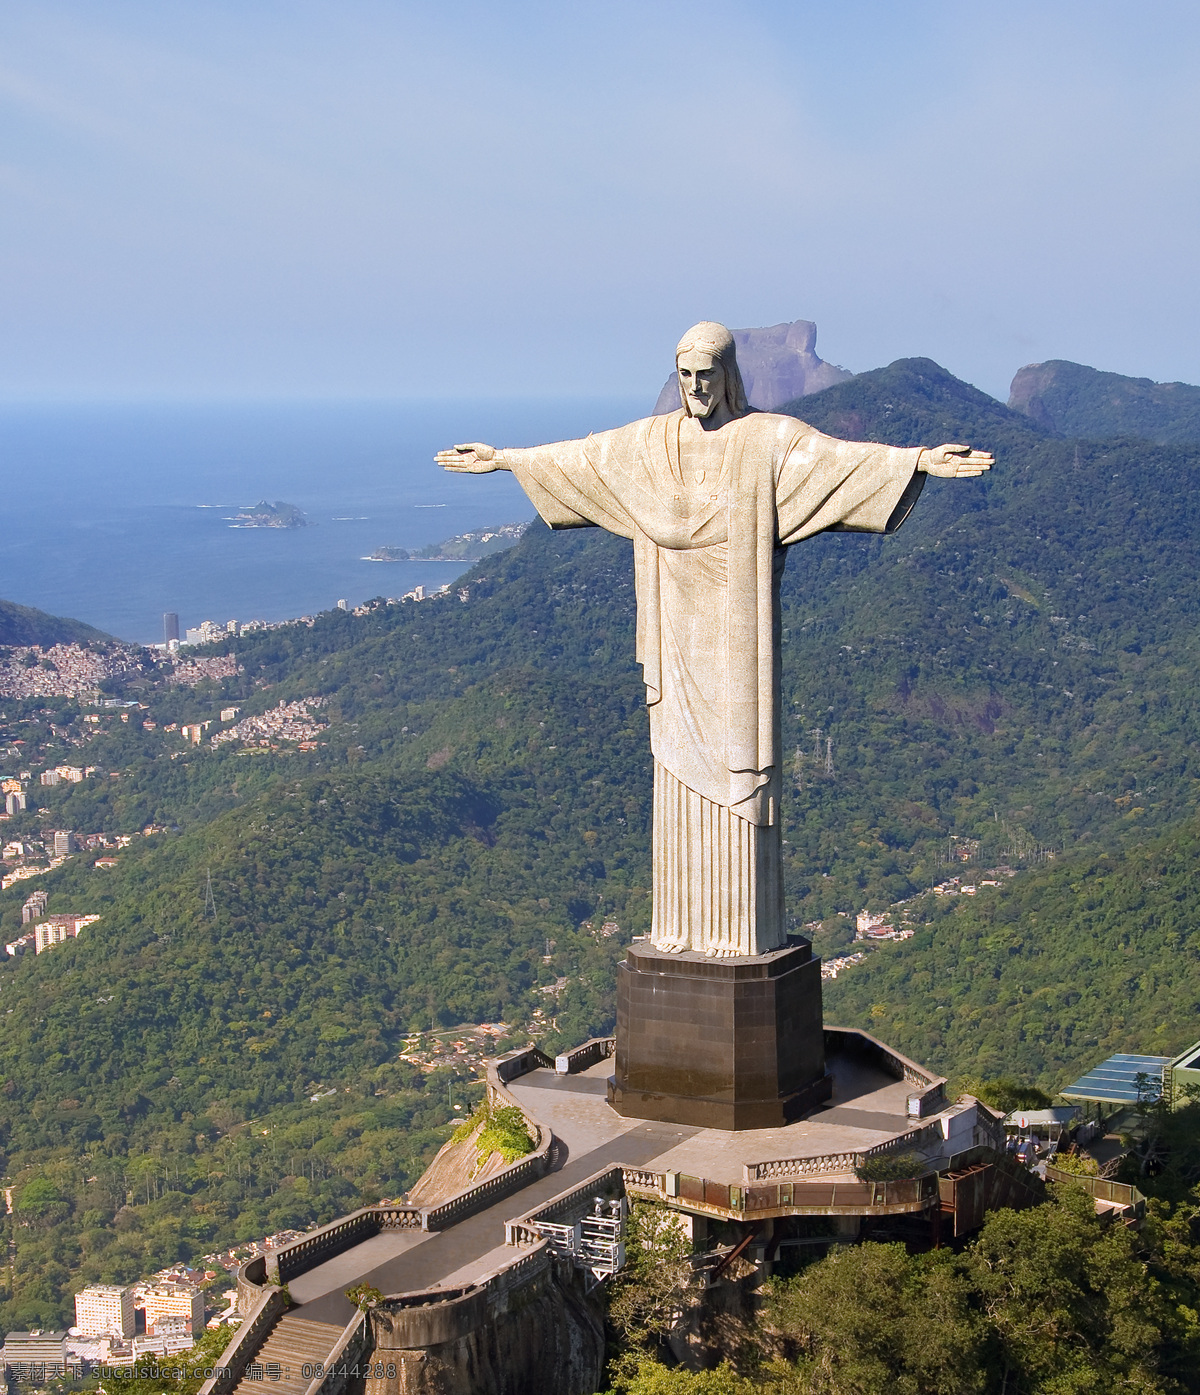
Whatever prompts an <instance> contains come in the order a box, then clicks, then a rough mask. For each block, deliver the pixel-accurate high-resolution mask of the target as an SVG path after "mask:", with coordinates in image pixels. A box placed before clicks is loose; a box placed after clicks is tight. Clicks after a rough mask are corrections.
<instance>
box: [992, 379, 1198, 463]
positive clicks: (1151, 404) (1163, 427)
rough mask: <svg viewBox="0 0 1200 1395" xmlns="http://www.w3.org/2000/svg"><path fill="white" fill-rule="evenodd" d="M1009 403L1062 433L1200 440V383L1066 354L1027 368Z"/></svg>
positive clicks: (1158, 439) (1013, 382)
mask: <svg viewBox="0 0 1200 1395" xmlns="http://www.w3.org/2000/svg"><path fill="white" fill-rule="evenodd" d="M1008 405H1009V406H1010V407H1012V408H1013V409H1014V410H1015V411H1018V412H1024V413H1025V415H1026V416H1028V417H1030V418H1032V420H1034V421H1035V422H1037V423H1038V425H1039V426H1042V427H1044V428H1045V429H1046V430H1048V431H1054V432H1057V433H1058V435H1060V436H1087V437H1091V438H1093V439H1096V438H1101V437H1111V436H1141V437H1143V438H1144V439H1145V440H1148V441H1158V442H1159V443H1160V444H1166V443H1167V442H1177V443H1178V442H1193V443H1194V442H1196V441H1200V387H1193V386H1192V385H1191V384H1190V383H1156V382H1153V381H1152V380H1151V379H1150V378H1127V377H1125V376H1123V375H1122V374H1120V373H1104V372H1101V371H1100V370H1099V369H1097V368H1087V367H1085V366H1084V365H1083V364H1082V363H1070V362H1069V361H1067V360H1066V359H1051V360H1050V361H1049V362H1047V363H1031V364H1029V366H1028V367H1026V368H1022V369H1021V370H1020V371H1019V372H1018V373H1017V375H1016V377H1015V378H1013V380H1012V388H1011V390H1010V395H1009V399H1008Z"/></svg>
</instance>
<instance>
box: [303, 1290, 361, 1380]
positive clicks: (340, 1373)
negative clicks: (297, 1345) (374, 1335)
mask: <svg viewBox="0 0 1200 1395" xmlns="http://www.w3.org/2000/svg"><path fill="white" fill-rule="evenodd" d="M370 1350H371V1325H370V1321H369V1318H368V1314H367V1313H365V1312H363V1311H361V1310H360V1311H358V1312H356V1313H355V1314H354V1316H353V1317H352V1318H351V1319H350V1321H349V1322H348V1323H347V1324H346V1326H345V1328H344V1329H343V1331H342V1335H341V1336H340V1337H339V1338H338V1339H337V1342H336V1343H335V1344H334V1347H333V1350H332V1351H331V1352H330V1353H329V1355H328V1357H326V1359H325V1360H324V1361H323V1362H320V1363H314V1364H315V1370H314V1371H313V1372H312V1383H311V1384H310V1385H309V1387H308V1389H307V1390H306V1391H305V1392H304V1395H343V1392H344V1391H346V1390H347V1389H349V1388H350V1387H351V1386H353V1387H354V1388H356V1389H358V1390H361V1389H362V1379H361V1367H362V1359H363V1357H364V1356H366V1355H367V1353H368V1352H369V1351H370ZM305 1369H306V1368H302V1369H301V1376H303V1375H304V1371H305Z"/></svg>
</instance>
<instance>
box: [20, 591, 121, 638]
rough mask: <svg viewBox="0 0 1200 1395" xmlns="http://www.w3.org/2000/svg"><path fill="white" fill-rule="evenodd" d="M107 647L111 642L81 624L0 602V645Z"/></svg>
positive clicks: (26, 607)
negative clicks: (88, 645) (99, 645)
mask: <svg viewBox="0 0 1200 1395" xmlns="http://www.w3.org/2000/svg"><path fill="white" fill-rule="evenodd" d="M97 643H103V644H111V643H113V638H112V636H111V635H106V634H105V633H104V632H103V631H102V630H97V629H93V627H92V626H91V625H85V624H84V623H83V621H82V620H64V619H62V618H61V617H59V616H57V615H47V614H46V612H45V611H44V610H35V609H34V608H33V607H32V606H28V605H17V604H16V602H15V601H0V645H18V644H19V645H32V644H38V645H41V647H42V648H43V649H48V648H50V646H51V645H54V644H97Z"/></svg>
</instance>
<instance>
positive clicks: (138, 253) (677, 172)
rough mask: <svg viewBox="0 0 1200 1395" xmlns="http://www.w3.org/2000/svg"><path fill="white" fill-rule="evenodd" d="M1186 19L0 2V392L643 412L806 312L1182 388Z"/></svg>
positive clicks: (173, 0) (838, 344) (848, 330)
mask: <svg viewBox="0 0 1200 1395" xmlns="http://www.w3.org/2000/svg"><path fill="white" fill-rule="evenodd" d="M1198 50H1200V12H1198V11H1197V10H1196V9H1195V7H1194V6H1188V5H1185V4H1182V3H1162V4H1159V5H1156V6H1154V7H1152V8H1146V7H1143V8H1141V9H1137V10H1131V9H1130V8H1129V7H1125V6H1121V5H1118V4H1115V3H1089V4H1084V3H1082V0H1067V2H1066V3H1063V4H1060V5H1057V6H1054V7H1046V6H1039V5H1035V4H1033V3H1031V2H1030V0H1023V2H1022V3H1016V4H1006V5H999V4H986V3H985V4H982V5H977V6H970V7H966V6H956V5H952V4H949V3H945V2H944V0H943V3H934V2H933V0H918V3H914V4H912V5H908V6H904V7H897V6H891V5H887V4H884V3H882V0H857V2H855V0H851V3H847V4H845V5H840V6H836V7H835V6H828V5H818V4H815V3H807V4H805V3H798V4H797V3H790V4H784V3H782V0H745V3H739V4H738V5H737V6H734V7H729V6H726V7H720V8H716V9H714V10H712V11H710V12H697V11H696V10H695V9H694V8H691V7H687V6H684V5H682V4H679V3H675V0H668V2H667V3H662V4H659V5H655V6H649V7H648V6H644V5H636V4H633V3H629V2H628V0H616V3H613V4H611V5H608V6H605V7H602V8H599V9H597V8H585V7H575V6H570V7H568V6H555V5H551V4H547V3H528V0H519V2H518V3H515V4H513V5H510V6H505V7H503V8H502V9H498V8H496V7H493V6H487V5H484V4H482V3H478V0H464V3H460V4H457V5H455V6H452V7H438V8H436V9H435V8H434V7H430V6H422V5H420V4H417V3H391V0H388V3H385V0H355V3H353V4H350V5H343V6H337V7H332V6H329V5H327V4H323V3H320V0H259V3H256V4H255V5H253V6H245V5H240V4H236V3H234V2H233V0H211V3H205V4H204V5H202V6H200V5H196V4H194V3H188V0H161V3H156V4H153V5H149V4H146V3H145V0H105V4H104V5H102V6H94V5H89V4H86V3H83V2H82V0H10V3H9V4H7V5H5V6H4V8H3V11H2V12H0V55H2V58H0V102H2V103H3V108H4V118H5V128H6V140H5V149H4V153H3V156H2V157H0V188H2V189H3V195H4V200H5V206H6V217H5V219H4V220H3V224H2V225H0V308H2V316H0V320H2V323H3V330H2V331H0V398H2V399H4V400H6V401H10V402H11V401H74V400H97V399H107V398H112V399H114V400H123V401H129V400H135V401H141V400H147V399H149V400H184V401H194V400H209V401H213V400H230V399H234V400H260V401H266V400H270V401H274V400H280V399H285V400H305V399H311V398H322V399H333V400H347V399H350V398H353V399H359V400H362V399H367V400H379V399H381V398H382V399H385V400H402V401H429V400H433V399H439V398H451V397H461V396H468V395H470V396H477V397H480V398H481V399H493V398H501V397H509V396H511V395H513V394H516V395H518V396H520V397H523V398H528V399H541V400H545V399H547V398H553V397H563V398H574V399H578V398H580V397H582V396H587V395H593V396H597V397H611V396H616V395H625V396H631V395H637V394H640V393H647V394H650V395H651V401H652V400H653V396H652V395H653V392H654V391H655V390H656V387H657V385H659V384H661V382H662V381H663V378H664V377H665V376H666V373H667V372H668V371H669V368H670V362H671V350H672V348H673V346H674V343H675V341H676V339H677V338H678V336H679V334H680V332H681V331H682V330H683V329H684V328H686V327H687V325H689V324H690V323H692V322H694V321H695V320H697V319H700V318H716V319H720V320H723V321H724V322H725V323H727V324H729V325H731V326H734V327H743V326H756V325H768V324H774V323H778V322H780V321H784V320H791V319H797V318H805V319H811V320H814V321H815V322H816V324H817V326H818V330H819V334H818V340H817V351H818V353H820V355H821V356H822V357H823V358H825V359H827V360H828V361H830V362H832V363H837V364H841V365H843V366H844V367H846V368H849V369H851V370H852V371H854V372H861V371H863V370H866V369H870V368H875V367H879V366H882V365H884V364H886V363H889V362H891V361H893V360H895V359H897V358H907V357H918V356H925V357H929V358H933V359H936V360H937V361H938V362H939V363H941V364H942V365H944V366H945V367H946V368H947V369H949V371H951V372H952V373H954V374H955V375H957V376H958V377H960V378H964V379H966V380H967V381H968V382H971V383H974V384H975V385H977V386H979V387H980V388H982V389H983V390H984V391H986V392H989V393H991V394H992V395H993V396H995V397H998V398H999V399H1001V400H1004V398H1005V397H1006V396H1007V390H1008V383H1009V381H1010V380H1011V378H1012V375H1013V374H1014V373H1015V372H1016V370H1017V369H1018V368H1020V367H1022V366H1023V365H1025V364H1028V363H1033V362H1041V361H1044V360H1046V359H1051V358H1063V359H1071V360H1075V361H1077V362H1082V363H1086V364H1090V365H1091V366H1094V367H1096V368H1100V369H1104V370H1109V371H1114V372H1119V373H1127V374H1131V375H1134V376H1138V377H1149V378H1153V379H1155V380H1158V381H1186V382H1200V343H1198V342H1197V339H1196V335H1195V333H1194V325H1195V322H1196V319H1197V311H1198V310H1200V304H1198V301H1200V288H1198V286H1197V278H1196V277H1195V274H1194V269H1193V260H1194V257H1193V248H1192V242H1193V240H1194V238H1193V235H1192V234H1191V233H1189V232H1188V229H1189V228H1194V227H1195V226H1196V225H1197V222H1198V221H1200V219H1198V217H1197V214H1198V213H1200V209H1198V208H1197V203H1198V186H1200V181H1198V179H1197V174H1198V172H1200V171H1198V166H1200V147H1198V146H1197V143H1196V141H1195V139H1194V134H1193V133H1194V131H1195V129H1196V126H1197V116H1198V114H1200V113H1198V107H1200V85H1198V83H1197V80H1196V77H1195V74H1196V72H1197V70H1198V66H1200V65H1198V63H1197V59H1198V58H1200V52H1198Z"/></svg>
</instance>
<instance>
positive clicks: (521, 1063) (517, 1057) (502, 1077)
mask: <svg viewBox="0 0 1200 1395" xmlns="http://www.w3.org/2000/svg"><path fill="white" fill-rule="evenodd" d="M539 1066H546V1067H547V1068H548V1069H550V1070H553V1069H554V1058H553V1056H547V1055H546V1053H545V1052H544V1051H539V1050H538V1049H537V1047H536V1046H526V1047H523V1048H522V1049H521V1050H520V1051H510V1052H509V1053H508V1055H507V1056H499V1057H497V1059H496V1060H494V1061H493V1062H492V1063H491V1065H490V1066H488V1076H489V1078H490V1077H491V1075H492V1074H493V1073H494V1074H495V1076H496V1080H497V1081H498V1083H499V1084H501V1085H507V1084H508V1082H509V1081H510V1080H515V1079H516V1078H517V1076H518V1075H526V1074H528V1073H529V1071H531V1070H537V1069H538V1067H539Z"/></svg>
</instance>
